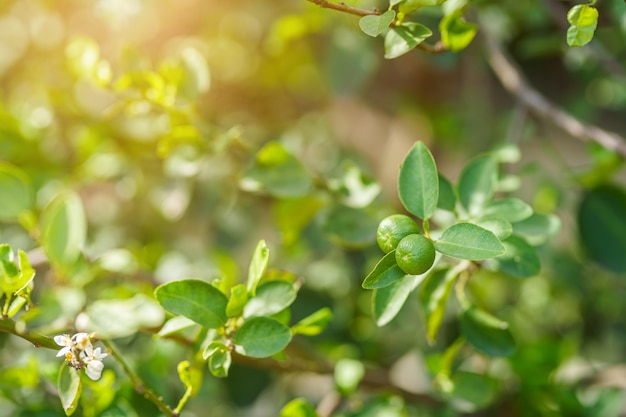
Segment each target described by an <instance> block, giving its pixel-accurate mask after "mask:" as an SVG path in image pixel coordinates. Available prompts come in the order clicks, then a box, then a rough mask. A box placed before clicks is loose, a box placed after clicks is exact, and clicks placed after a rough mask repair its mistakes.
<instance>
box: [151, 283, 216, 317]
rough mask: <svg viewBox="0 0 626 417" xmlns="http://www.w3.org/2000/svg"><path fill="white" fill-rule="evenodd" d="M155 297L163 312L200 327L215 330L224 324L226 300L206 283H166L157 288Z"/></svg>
mask: <svg viewBox="0 0 626 417" xmlns="http://www.w3.org/2000/svg"><path fill="white" fill-rule="evenodd" d="M155 296H156V298H157V300H159V303H161V306H162V307H163V308H164V309H165V310H167V311H169V312H170V313H172V314H177V315H181V316H185V317H187V318H188V319H191V320H193V321H195V322H196V323H198V324H200V325H202V326H205V327H208V328H210V329H215V328H218V327H221V326H223V325H224V324H225V323H226V320H227V316H226V305H227V304H228V299H227V298H226V296H225V295H224V294H223V293H222V292H221V291H220V290H218V289H217V288H215V287H214V286H212V285H211V284H209V283H208V282H205V281H200V280H195V279H186V280H181V281H172V282H168V283H166V284H163V285H160V286H159V287H157V289H156V290H155Z"/></svg>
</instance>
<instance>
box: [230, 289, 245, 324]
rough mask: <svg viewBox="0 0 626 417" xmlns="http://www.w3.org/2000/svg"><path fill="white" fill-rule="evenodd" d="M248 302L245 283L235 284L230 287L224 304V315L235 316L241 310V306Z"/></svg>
mask: <svg viewBox="0 0 626 417" xmlns="http://www.w3.org/2000/svg"><path fill="white" fill-rule="evenodd" d="M247 302H248V290H247V288H246V286H245V285H243V284H237V285H235V286H234V287H232V288H231V289H230V298H229V299H228V305H227V306H226V315H227V316H228V317H235V316H238V315H240V314H241V313H242V312H243V308H244V307H245V305H246V303H247Z"/></svg>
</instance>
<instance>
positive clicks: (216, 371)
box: [203, 341, 233, 378]
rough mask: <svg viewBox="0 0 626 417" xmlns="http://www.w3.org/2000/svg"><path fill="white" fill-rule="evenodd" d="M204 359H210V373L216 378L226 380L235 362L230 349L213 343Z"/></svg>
mask: <svg viewBox="0 0 626 417" xmlns="http://www.w3.org/2000/svg"><path fill="white" fill-rule="evenodd" d="M203 357H204V359H208V365H209V371H210V372H211V374H212V375H213V376H214V377H216V378H226V377H227V376H228V371H229V370H230V365H231V364H232V362H233V358H232V355H231V353H230V350H229V349H228V347H227V346H226V345H225V344H224V343H222V342H220V341H215V342H212V343H211V344H210V345H209V346H207V349H206V350H205V351H204V354H203Z"/></svg>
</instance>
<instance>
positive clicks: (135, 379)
mask: <svg viewBox="0 0 626 417" xmlns="http://www.w3.org/2000/svg"><path fill="white" fill-rule="evenodd" d="M102 343H104V345H105V346H106V347H107V349H108V352H109V353H110V354H111V356H113V357H114V358H115V360H116V361H117V362H118V363H119V364H120V366H121V367H122V369H124V372H126V375H128V377H129V378H130V380H131V382H132V384H133V387H135V391H137V392H138V393H139V394H141V395H143V396H144V398H146V399H147V400H148V401H150V402H152V403H153V404H154V405H156V406H157V407H158V408H159V410H161V412H162V413H163V414H165V415H166V416H168V417H176V416H177V415H178V414H177V413H174V412H173V411H172V409H171V408H170V406H169V405H167V404H165V402H164V401H163V397H159V396H158V395H156V394H155V393H154V391H152V390H151V389H149V388H146V386H145V385H144V383H143V381H142V380H141V378H140V377H139V375H137V374H136V373H135V371H133V369H132V368H131V367H130V366H129V365H128V364H127V363H126V360H125V359H124V357H123V356H122V355H121V354H120V353H119V351H118V350H117V347H116V346H115V345H114V344H113V342H111V341H109V340H102Z"/></svg>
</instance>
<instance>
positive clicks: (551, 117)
mask: <svg viewBox="0 0 626 417" xmlns="http://www.w3.org/2000/svg"><path fill="white" fill-rule="evenodd" d="M484 26H485V25H483V27H484ZM483 35H484V39H485V43H486V45H487V52H488V60H489V64H490V65H491V68H492V70H493V72H494V73H495V74H496V77H497V78H498V79H499V80H500V82H501V83H502V86H503V87H504V88H505V89H506V90H507V91H508V92H509V93H511V94H512V95H514V96H515V97H517V98H518V99H519V100H520V101H521V102H522V103H523V104H524V105H525V106H527V107H528V109H529V110H531V111H532V112H533V113H535V114H536V115H537V116H539V117H541V118H543V119H546V120H548V121H550V122H551V123H552V124H554V125H555V126H556V127H558V128H559V129H561V130H563V131H565V132H567V133H568V134H569V135H570V136H572V137H574V138H576V139H579V140H581V141H585V142H586V141H593V142H596V143H598V144H599V145H601V146H603V147H605V148H606V149H609V150H611V151H613V152H616V153H618V154H620V155H622V156H623V157H626V138H624V137H622V136H620V135H618V134H617V133H614V132H609V131H607V130H604V129H602V128H600V127H598V126H595V125H590V124H584V123H582V122H580V121H579V120H578V119H576V118H575V117H573V116H572V115H570V114H569V113H566V112H565V111H564V110H562V109H560V108H559V107H557V106H556V105H555V104H553V103H552V102H550V101H549V100H548V99H547V98H546V97H545V96H543V95H542V94H541V93H539V91H537V90H535V89H534V88H533V87H532V86H531V85H530V84H529V83H528V82H527V81H526V80H525V79H524V77H523V75H522V72H521V70H520V69H519V68H518V67H517V65H515V63H514V62H513V61H512V60H511V58H510V57H509V56H508V55H507V54H506V53H505V52H504V51H503V49H502V48H501V47H500V45H499V44H498V42H497V41H496V40H495V39H494V38H493V37H492V36H491V35H490V34H489V33H488V32H487V31H486V30H485V31H483Z"/></svg>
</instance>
